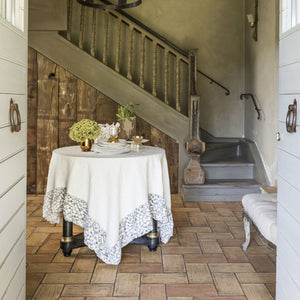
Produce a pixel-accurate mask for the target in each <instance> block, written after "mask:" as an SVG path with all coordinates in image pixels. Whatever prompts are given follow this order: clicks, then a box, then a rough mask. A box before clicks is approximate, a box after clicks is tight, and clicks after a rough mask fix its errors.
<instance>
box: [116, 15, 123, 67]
mask: <svg viewBox="0 0 300 300" xmlns="http://www.w3.org/2000/svg"><path fill="white" fill-rule="evenodd" d="M117 30H118V32H117V36H118V39H117V47H116V63H115V71H117V72H118V73H119V72H120V50H121V30H122V20H121V18H119V19H118V29H117Z"/></svg>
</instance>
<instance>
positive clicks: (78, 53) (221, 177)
mask: <svg viewBox="0 0 300 300" xmlns="http://www.w3.org/2000/svg"><path fill="white" fill-rule="evenodd" d="M29 45H30V46H31V47H32V48H34V49H36V50H37V51H38V52H40V53H41V54H43V55H45V56H46V57H48V58H49V59H51V60H53V61H54V62H55V63H57V64H59V65H61V66H62V67H63V68H65V69H67V70H68V71H69V72H71V73H73V74H74V75H75V76H77V77H78V78H80V79H82V80H83V81H85V82H87V83H88V84H90V85H91V86H93V87H94V88H96V89H98V90H99V91H101V92H102V93H103V94H105V95H106V96H108V97H110V98H111V99H113V100H114V101H116V102H117V103H119V104H120V105H126V104H127V103H129V102H130V101H133V102H134V103H139V104H140V107H139V108H140V109H139V114H138V115H139V116H140V117H141V118H143V119H144V120H145V121H146V122H148V123H150V124H151V125H153V126H155V127H156V128H158V129H159V130H161V131H162V132H164V133H165V134H167V135H169V136H170V137H171V138H173V139H175V140H177V141H178V143H179V179H180V181H181V182H182V178H183V170H184V168H185V166H186V164H187V161H188V157H187V155H186V153H185V150H184V141H185V140H186V139H187V138H188V136H189V118H188V102H189V101H188V99H189V74H190V61H189V57H188V53H187V52H185V51H183V50H181V49H179V48H177V47H176V46H175V45H173V44H172V43H170V42H168V41H166V40H165V39H164V38H163V37H161V36H159V35H158V34H157V33H155V32H153V31H152V30H151V29H149V28H147V27H145V26H144V25H143V24H141V23H140V22H138V21H137V20H135V19H133V18H131V17H130V16H129V15H127V14H125V13H124V12H121V11H111V10H100V9H92V8H87V7H84V6H81V5H79V4H78V3H77V2H76V1H73V0H68V22H67V30H66V31H61V32H59V33H58V32H57V31H42V30H37V31H31V32H30V34H29ZM74 62H75V63H74ZM198 72H199V71H198ZM200 73H201V74H202V75H204V76H206V77H207V78H208V79H209V80H210V81H211V82H213V83H216V84H217V85H219V86H220V87H221V88H223V89H224V90H225V91H226V94H229V91H228V90H227V89H226V88H224V87H223V86H222V85H220V84H219V83H217V82H216V81H215V80H213V79H212V78H210V77H209V76H207V75H206V74H203V73H202V72H200ZM202 138H203V140H204V141H205V142H206V143H207V150H206V152H205V154H204V155H203V157H202V159H201V163H202V166H203V168H204V170H205V171H206V178H207V180H206V183H205V185H202V186H184V185H183V188H182V195H184V199H185V201H206V200H207V201H218V200H226V199H231V201H232V200H240V199H241V195H242V194H244V193H248V192H257V191H258V186H259V185H261V184H262V183H264V182H265V181H264V179H263V178H264V176H257V174H258V173H259V172H258V170H259V169H260V167H261V166H262V164H259V163H260V162H259V155H257V156H256V155H254V156H253V151H254V152H255V151H257V150H255V149H256V148H255V145H254V144H253V143H252V144H251V143H248V142H247V141H243V140H241V139H217V138H214V137H212V136H210V135H208V134H204V135H203V137H202ZM250 144H251V145H252V146H251V147H250ZM181 182H180V183H181ZM227 196H228V197H227ZM225 198H226V199H225Z"/></svg>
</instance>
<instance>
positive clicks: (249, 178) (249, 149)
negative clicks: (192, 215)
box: [181, 131, 267, 201]
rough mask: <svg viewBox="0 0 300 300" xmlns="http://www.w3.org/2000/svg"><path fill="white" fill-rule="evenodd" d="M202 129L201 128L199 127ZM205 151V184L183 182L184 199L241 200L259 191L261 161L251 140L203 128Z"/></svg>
mask: <svg viewBox="0 0 300 300" xmlns="http://www.w3.org/2000/svg"><path fill="white" fill-rule="evenodd" d="M202 132H203V131H202ZM202 138H203V140H204V141H206V151H205V153H204V154H203V156H201V166H202V168H203V169H204V170H205V178H206V180H205V184H203V185H183V186H182V189H181V195H182V197H183V198H184V200H185V201H240V200H241V198H242V196H243V195H245V194H249V193H258V192H259V191H260V189H259V187H260V186H261V185H266V184H267V178H266V175H265V173H264V168H263V165H262V161H261V159H260V156H259V153H258V152H257V148H256V146H255V145H254V143H253V142H251V141H248V140H245V139H230V138H223V139H222V138H215V137H212V136H210V135H209V134H208V133H206V132H203V133H202Z"/></svg>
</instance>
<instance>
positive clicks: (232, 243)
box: [218, 239, 244, 247]
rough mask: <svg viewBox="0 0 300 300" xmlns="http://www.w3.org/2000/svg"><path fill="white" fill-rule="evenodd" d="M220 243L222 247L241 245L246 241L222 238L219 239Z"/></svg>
mask: <svg viewBox="0 0 300 300" xmlns="http://www.w3.org/2000/svg"><path fill="white" fill-rule="evenodd" d="M218 243H219V245H220V246H221V247H241V246H242V244H243V243H244V240H236V239H232V240H228V239H227V240H222V239H219V240H218Z"/></svg>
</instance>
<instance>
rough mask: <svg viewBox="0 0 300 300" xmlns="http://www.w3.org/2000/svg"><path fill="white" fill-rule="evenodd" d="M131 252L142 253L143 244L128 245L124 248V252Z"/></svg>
mask: <svg viewBox="0 0 300 300" xmlns="http://www.w3.org/2000/svg"><path fill="white" fill-rule="evenodd" d="M123 253H129V254H135V253H136V254H140V253H141V246H140V245H127V246H125V247H124V248H122V254H123Z"/></svg>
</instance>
